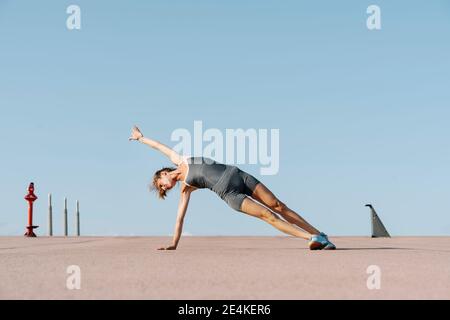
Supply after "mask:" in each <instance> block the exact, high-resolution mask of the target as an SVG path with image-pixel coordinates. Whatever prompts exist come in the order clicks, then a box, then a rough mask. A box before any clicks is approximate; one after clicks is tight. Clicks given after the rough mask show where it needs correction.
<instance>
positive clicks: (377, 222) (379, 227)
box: [366, 204, 391, 238]
mask: <svg viewBox="0 0 450 320" xmlns="http://www.w3.org/2000/svg"><path fill="white" fill-rule="evenodd" d="M366 207H369V208H370V211H371V224H372V238H390V237H391V236H390V235H389V232H387V230H386V228H385V227H384V224H383V222H381V219H380V217H378V215H377V212H376V211H375V209H374V208H373V207H372V205H371V204H366Z"/></svg>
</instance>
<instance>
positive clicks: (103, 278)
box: [0, 236, 450, 299]
mask: <svg viewBox="0 0 450 320" xmlns="http://www.w3.org/2000/svg"><path fill="white" fill-rule="evenodd" d="M331 239H332V240H333V241H334V242H335V243H336V245H337V246H338V248H339V250H336V251H314V252H312V251H309V250H308V249H307V246H306V242H305V241H303V240H300V239H297V238H292V237H284V236H280V237H183V238H182V239H181V242H180V246H179V249H178V250H176V251H157V250H156V248H157V247H160V246H164V245H169V244H170V241H171V238H170V237H114V238H113V237H80V238H61V237H53V238H48V237H39V238H34V239H31V238H24V237H0V299H450V237H415V238H412V237H398V238H391V239H370V238H363V237H335V238H331ZM71 265H76V266H79V268H80V272H81V277H80V278H79V279H80V283H81V289H80V290H76V289H75V290H69V289H68V288H67V285H66V282H67V279H68V277H71V275H70V274H68V273H67V268H68V267H69V266H71ZM371 265H374V266H376V267H375V269H373V270H379V271H380V277H379V278H376V280H375V282H370V283H376V281H377V279H379V283H380V286H381V287H380V289H379V290H377V289H374V290H369V289H368V287H367V281H368V278H369V277H373V275H372V274H368V273H367V270H368V267H369V266H371ZM371 279H372V280H373V278H371Z"/></svg>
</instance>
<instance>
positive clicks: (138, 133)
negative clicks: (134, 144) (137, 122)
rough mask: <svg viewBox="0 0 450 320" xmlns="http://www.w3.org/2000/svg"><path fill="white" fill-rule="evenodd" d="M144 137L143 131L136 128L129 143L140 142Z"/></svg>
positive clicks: (132, 131)
mask: <svg viewBox="0 0 450 320" xmlns="http://www.w3.org/2000/svg"><path fill="white" fill-rule="evenodd" d="M143 136H144V135H143V134H142V132H141V130H139V128H138V127H136V126H134V127H133V129H131V136H130V137H129V138H128V140H129V141H133V140H139V139H140V138H142V137H143Z"/></svg>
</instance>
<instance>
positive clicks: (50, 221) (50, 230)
mask: <svg viewBox="0 0 450 320" xmlns="http://www.w3.org/2000/svg"><path fill="white" fill-rule="evenodd" d="M48 236H49V237H51V236H53V208H52V194H51V193H49V194H48Z"/></svg>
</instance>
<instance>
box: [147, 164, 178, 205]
mask: <svg viewBox="0 0 450 320" xmlns="http://www.w3.org/2000/svg"><path fill="white" fill-rule="evenodd" d="M175 170H176V168H173V167H166V168H162V169H161V170H158V171H156V172H155V174H154V175H153V181H152V185H151V186H150V190H151V191H155V192H156V193H157V194H158V197H159V198H160V199H163V200H164V199H165V198H166V197H167V190H163V189H162V188H160V187H159V183H158V180H159V179H160V178H161V175H162V173H163V172H172V171H175Z"/></svg>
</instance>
